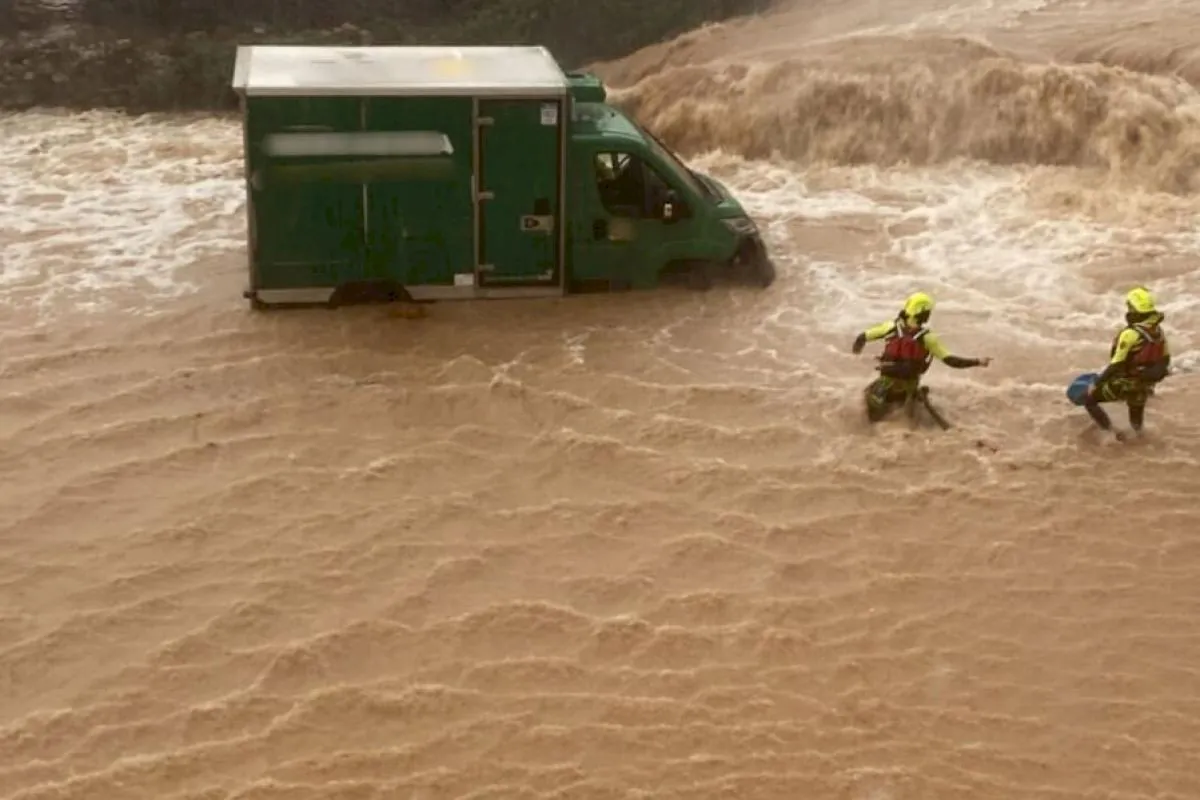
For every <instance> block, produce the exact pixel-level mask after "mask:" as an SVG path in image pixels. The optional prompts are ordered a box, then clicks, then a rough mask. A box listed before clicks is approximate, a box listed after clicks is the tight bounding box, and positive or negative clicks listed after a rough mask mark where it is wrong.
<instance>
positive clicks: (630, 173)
mask: <svg viewBox="0 0 1200 800" xmlns="http://www.w3.org/2000/svg"><path fill="white" fill-rule="evenodd" d="M595 168H596V188H597V189H598V190H599V192H600V202H601V203H603V204H604V208H605V209H606V210H607V211H608V213H610V214H612V215H613V216H614V217H632V218H634V219H648V218H653V217H657V216H658V213H657V209H658V208H659V207H660V206H661V204H662V202H663V200H664V199H665V198H666V196H667V191H668V189H669V188H670V187H669V185H668V184H667V182H666V181H664V180H663V179H662V176H660V175H659V174H658V173H657V172H656V171H655V170H654V168H653V167H651V166H650V165H649V164H647V163H645V162H644V161H642V160H641V159H640V158H638V157H637V156H635V155H633V154H632V153H620V152H606V153H597V154H596V160H595Z"/></svg>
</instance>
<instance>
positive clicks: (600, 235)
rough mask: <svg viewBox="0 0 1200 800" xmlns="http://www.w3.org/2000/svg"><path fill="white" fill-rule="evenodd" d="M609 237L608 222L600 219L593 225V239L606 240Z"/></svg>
mask: <svg viewBox="0 0 1200 800" xmlns="http://www.w3.org/2000/svg"><path fill="white" fill-rule="evenodd" d="M607 237H608V220H606V219H598V220H596V221H595V222H593V223H592V238H593V239H605V238H607Z"/></svg>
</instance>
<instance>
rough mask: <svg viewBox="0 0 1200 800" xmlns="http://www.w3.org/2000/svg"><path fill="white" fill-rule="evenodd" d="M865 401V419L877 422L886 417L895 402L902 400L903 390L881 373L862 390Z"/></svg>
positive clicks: (893, 380)
mask: <svg viewBox="0 0 1200 800" xmlns="http://www.w3.org/2000/svg"><path fill="white" fill-rule="evenodd" d="M864 395H865V398H866V403H867V419H868V420H869V421H871V422H879V421H880V420H881V419H883V418H884V417H886V416H887V415H888V414H889V413H890V412H891V411H892V409H893V408H894V407H895V406H896V403H897V402H903V400H904V390H903V387H901V386H899V385H898V382H897V381H896V380H895V379H893V378H889V377H887V376H886V375H881V376H879V377H878V378H876V379H875V380H874V381H872V382H871V385H870V386H868V387H867V389H866V391H865V392H864Z"/></svg>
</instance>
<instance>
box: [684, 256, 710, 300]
mask: <svg viewBox="0 0 1200 800" xmlns="http://www.w3.org/2000/svg"><path fill="white" fill-rule="evenodd" d="M687 285H688V288H689V289H691V290H692V291H694V292H707V291H708V290H709V289H711V288H712V285H713V276H712V265H711V264H709V263H708V262H707V261H696V262H693V263H692V264H691V265H690V266H689V267H688V273H687Z"/></svg>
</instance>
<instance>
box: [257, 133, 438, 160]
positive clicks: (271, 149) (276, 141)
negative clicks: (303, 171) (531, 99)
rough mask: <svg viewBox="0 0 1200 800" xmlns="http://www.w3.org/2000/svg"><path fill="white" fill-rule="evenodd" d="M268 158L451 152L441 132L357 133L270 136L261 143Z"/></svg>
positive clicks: (432, 154) (413, 154)
mask: <svg viewBox="0 0 1200 800" xmlns="http://www.w3.org/2000/svg"><path fill="white" fill-rule="evenodd" d="M263 150H265V151H266V153H267V154H268V155H272V156H280V157H283V158H289V157H290V158H296V157H302V156H445V155H450V154H451V153H453V152H454V146H453V145H452V144H450V137H449V136H447V135H446V134H444V133H441V132H440V131H358V132H354V131H351V132H344V133H272V134H270V135H268V136H267V137H266V139H265V140H264V141H263Z"/></svg>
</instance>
